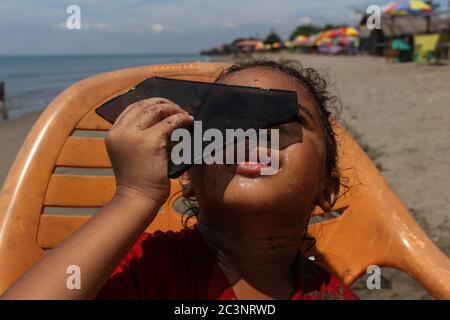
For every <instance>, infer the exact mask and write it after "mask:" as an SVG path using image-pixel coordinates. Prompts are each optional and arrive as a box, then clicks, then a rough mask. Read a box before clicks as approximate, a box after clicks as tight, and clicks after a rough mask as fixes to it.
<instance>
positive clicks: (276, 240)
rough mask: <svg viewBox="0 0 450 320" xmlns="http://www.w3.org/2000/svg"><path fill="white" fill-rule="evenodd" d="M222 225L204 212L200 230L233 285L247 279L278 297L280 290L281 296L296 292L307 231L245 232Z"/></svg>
mask: <svg viewBox="0 0 450 320" xmlns="http://www.w3.org/2000/svg"><path fill="white" fill-rule="evenodd" d="M218 225H220V224H211V223H209V221H207V220H206V219H202V215H201V214H200V216H199V219H198V223H197V226H198V230H199V233H200V234H201V237H202V239H203V240H204V242H205V243H206V244H207V245H208V247H209V248H210V249H211V251H212V252H213V254H214V255H215V257H216V258H217V260H218V264H219V266H220V267H221V268H222V270H223V271H224V273H225V275H226V277H227V278H228V280H229V282H230V283H231V284H232V285H235V284H237V283H241V282H242V281H244V282H245V283H246V284H248V285H249V286H250V287H252V288H255V290H257V291H259V292H267V293H269V292H272V293H273V292H275V294H274V295H275V296H276V295H277V293H276V292H278V296H281V294H280V290H281V291H282V290H285V289H286V288H287V291H289V294H291V293H292V291H293V289H294V286H295V277H296V275H297V273H298V270H296V269H294V266H296V263H295V262H296V261H297V258H298V256H299V253H300V243H301V241H302V238H303V232H299V231H297V232H296V233H292V232H291V233H289V232H282V230H277V231H276V232H271V233H267V232H264V233H262V232H256V231H254V230H255V228H251V230H253V232H251V233H245V234H244V233H242V232H239V231H234V230H233V229H230V228H228V227H227V226H223V225H220V227H218ZM249 229H250V228H249ZM268 275H269V276H268Z"/></svg>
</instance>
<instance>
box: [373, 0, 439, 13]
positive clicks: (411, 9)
mask: <svg viewBox="0 0 450 320" xmlns="http://www.w3.org/2000/svg"><path fill="white" fill-rule="evenodd" d="M382 11H383V13H385V14H389V15H420V14H426V13H430V12H431V11H432V8H431V6H430V5H428V4H426V3H425V2H423V1H420V0H397V1H394V2H391V3H389V4H387V5H386V6H384V7H383V9H382Z"/></svg>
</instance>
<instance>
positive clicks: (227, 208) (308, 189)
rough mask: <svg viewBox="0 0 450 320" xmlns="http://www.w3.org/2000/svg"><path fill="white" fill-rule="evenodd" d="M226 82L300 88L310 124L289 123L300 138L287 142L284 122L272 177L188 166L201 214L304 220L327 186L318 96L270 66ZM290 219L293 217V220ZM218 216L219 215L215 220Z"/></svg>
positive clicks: (233, 168) (221, 167) (230, 77)
mask: <svg viewBox="0 0 450 320" xmlns="http://www.w3.org/2000/svg"><path fill="white" fill-rule="evenodd" d="M221 82H222V83H226V84H233V85H243V86H253V87H259V88H270V89H283V90H290V91H295V92H297V98H298V101H299V103H301V104H302V106H303V107H304V108H306V109H307V111H309V112H307V111H305V110H302V109H300V108H299V112H300V115H301V116H302V117H303V118H304V119H305V120H306V123H307V124H306V126H304V125H301V124H300V123H295V124H288V125H287V126H288V130H289V132H290V134H291V135H292V133H295V139H292V138H291V139H290V140H289V143H286V144H284V143H283V128H281V127H280V152H279V158H280V160H279V171H278V173H277V174H275V175H272V176H262V175H249V174H246V173H245V170H244V172H242V170H236V166H232V165H199V166H195V167H193V168H192V169H191V170H190V171H189V179H190V183H191V186H192V189H193V191H194V193H195V196H196V198H197V201H198V203H199V205H200V209H201V212H202V213H201V215H203V214H208V215H209V216H214V215H216V218H219V219H220V216H223V218H224V219H233V217H234V215H235V214H238V215H240V216H239V217H236V218H237V219H242V218H244V217H243V214H245V215H246V216H247V217H248V218H252V217H256V216H261V214H267V213H270V214H271V215H273V216H274V217H275V216H276V215H283V219H276V221H284V223H286V225H289V224H292V223H293V221H296V223H298V222H299V221H298V219H299V216H301V217H304V219H301V220H304V221H300V222H301V223H305V221H306V220H307V219H308V217H309V213H310V212H311V210H312V209H313V208H314V206H315V205H316V204H318V199H319V198H320V196H321V195H322V193H323V190H324V188H325V185H326V174H325V161H326V159H325V154H326V152H325V151H326V150H325V148H326V146H325V136H324V131H323V127H322V125H321V121H320V118H319V114H318V112H317V110H316V106H315V102H314V99H313V97H311V95H310V94H309V93H308V92H307V91H306V90H305V89H304V88H303V87H302V86H300V85H299V84H298V83H297V82H296V81H295V80H294V79H292V78H291V77H289V76H287V75H285V74H283V73H281V72H279V71H274V70H271V69H268V68H263V67H258V68H252V69H247V70H243V71H238V72H236V73H233V74H231V75H228V76H226V77H225V79H224V80H223V81H221ZM290 218H291V219H290ZM216 221H217V220H216Z"/></svg>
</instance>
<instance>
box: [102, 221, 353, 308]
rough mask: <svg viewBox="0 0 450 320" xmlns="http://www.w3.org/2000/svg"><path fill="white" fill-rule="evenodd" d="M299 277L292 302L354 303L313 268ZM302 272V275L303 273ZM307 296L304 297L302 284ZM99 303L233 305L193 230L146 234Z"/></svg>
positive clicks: (339, 284)
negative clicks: (217, 302) (205, 302)
mask: <svg viewBox="0 0 450 320" xmlns="http://www.w3.org/2000/svg"><path fill="white" fill-rule="evenodd" d="M307 263H309V264H310V266H312V267H311V268H309V269H308V270H309V272H308V274H309V277H308V279H307V280H306V279H305V280H304V278H305V277H303V276H299V277H298V279H299V281H298V282H299V283H297V286H296V287H297V288H296V290H295V293H294V295H293V297H292V299H293V300H302V299H306V300H310V299H312V300H316V299H345V300H347V299H357V297H356V296H355V294H354V293H353V292H352V291H351V290H350V289H349V288H348V287H346V286H345V285H343V284H342V282H341V281H339V280H338V279H337V278H336V277H335V276H333V275H331V274H329V273H328V272H326V271H325V270H323V269H321V268H320V267H318V266H317V265H315V264H313V263H312V262H307ZM305 270H306V269H305ZM306 281H307V282H308V287H309V290H308V292H304V282H305V283H306ZM97 299H111V300H114V299H153V300H177V299H179V300H196V299H202V300H232V299H236V297H235V295H234V292H233V288H232V287H231V286H230V283H229V282H228V280H227V278H226V277H225V274H224V273H223V271H222V269H221V268H220V267H219V265H218V264H217V263H216V261H215V260H214V257H213V255H212V254H211V253H210V251H209V249H208V247H207V246H206V244H205V243H204V242H203V241H202V239H201V237H200V234H199V232H198V230H197V228H195V227H194V228H193V229H184V230H182V231H180V232H173V231H168V232H161V231H156V232H155V233H152V234H148V233H144V234H143V235H142V236H141V237H140V239H139V240H138V241H137V243H136V244H135V245H134V247H133V248H132V249H131V250H130V252H129V253H128V254H127V256H126V257H125V259H124V260H123V261H122V262H121V263H120V265H119V266H118V267H117V269H116V270H115V271H114V272H113V274H112V275H111V277H110V278H109V280H108V281H107V282H106V284H105V285H104V287H103V288H102V289H101V291H100V293H99V294H98V296H97Z"/></svg>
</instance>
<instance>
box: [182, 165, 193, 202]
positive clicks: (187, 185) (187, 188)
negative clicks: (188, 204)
mask: <svg viewBox="0 0 450 320" xmlns="http://www.w3.org/2000/svg"><path fill="white" fill-rule="evenodd" d="M178 182H179V183H180V185H181V190H182V191H183V197H185V198H192V197H193V196H195V194H194V190H193V189H192V185H191V177H190V176H189V171H186V172H185V173H183V174H182V175H181V176H180V177H179V178H178Z"/></svg>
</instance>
